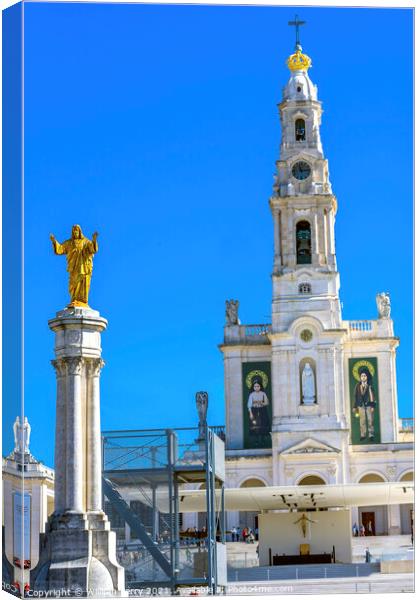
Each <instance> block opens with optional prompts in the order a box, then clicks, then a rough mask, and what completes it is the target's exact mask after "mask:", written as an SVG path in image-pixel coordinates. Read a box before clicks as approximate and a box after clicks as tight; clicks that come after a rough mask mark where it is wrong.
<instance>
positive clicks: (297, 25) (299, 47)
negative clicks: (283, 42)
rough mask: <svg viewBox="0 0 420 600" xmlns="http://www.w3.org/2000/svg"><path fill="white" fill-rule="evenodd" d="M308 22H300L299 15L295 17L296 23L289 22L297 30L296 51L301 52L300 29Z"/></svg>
mask: <svg viewBox="0 0 420 600" xmlns="http://www.w3.org/2000/svg"><path fill="white" fill-rule="evenodd" d="M305 23H306V21H299V17H298V15H295V20H294V21H289V25H294V26H295V28H296V50H301V49H302V48H301V45H300V39H299V27H300V26H301V25H305Z"/></svg>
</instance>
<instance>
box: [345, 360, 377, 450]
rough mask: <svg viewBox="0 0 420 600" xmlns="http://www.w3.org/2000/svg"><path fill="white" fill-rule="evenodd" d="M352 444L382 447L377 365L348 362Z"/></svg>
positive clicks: (362, 361)
mask: <svg viewBox="0 0 420 600" xmlns="http://www.w3.org/2000/svg"><path fill="white" fill-rule="evenodd" d="M349 385H350V390H349V392H350V413H351V441H352V444H372V443H373V444H380V443H381V430H380V421H379V410H380V405H379V377H378V361H377V359H376V358H375V357H372V358H369V357H367V358H350V359H349Z"/></svg>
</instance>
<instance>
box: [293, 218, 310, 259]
mask: <svg viewBox="0 0 420 600" xmlns="http://www.w3.org/2000/svg"><path fill="white" fill-rule="evenodd" d="M296 262H297V264H298V265H310V264H311V263H312V245H311V225H310V223H308V221H299V223H297V224H296Z"/></svg>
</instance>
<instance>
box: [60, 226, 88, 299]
mask: <svg viewBox="0 0 420 600" xmlns="http://www.w3.org/2000/svg"><path fill="white" fill-rule="evenodd" d="M97 238H98V234H97V233H96V232H95V233H94V234H93V236H92V241H91V240H88V238H86V237H85V236H84V235H83V233H82V229H81V227H80V225H73V227H72V230H71V238H70V239H69V240H66V241H65V242H63V243H62V244H60V243H59V242H57V240H56V239H55V237H54V236H53V234H51V235H50V240H51V241H52V245H53V248H54V252H55V254H65V255H66V256H67V271H68V272H69V292H70V304H69V305H68V306H88V296H89V288H90V280H91V278H92V269H93V255H94V254H96V252H97V251H98V242H97Z"/></svg>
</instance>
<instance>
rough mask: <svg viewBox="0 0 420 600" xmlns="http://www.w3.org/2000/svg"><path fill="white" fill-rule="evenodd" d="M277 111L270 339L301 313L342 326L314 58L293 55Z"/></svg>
mask: <svg viewBox="0 0 420 600" xmlns="http://www.w3.org/2000/svg"><path fill="white" fill-rule="evenodd" d="M287 66H288V67H289V69H290V78H289V81H288V83H287V85H286V86H285V88H284V89H283V98H282V101H281V102H280V104H279V105H278V107H279V113H280V120H281V128H282V140H281V146H280V158H279V160H278V161H277V163H276V167H277V172H276V175H275V183H274V188H273V195H272V196H271V198H270V207H271V211H272V214H273V220H274V247H275V251H274V269H273V305H272V325H273V332H281V331H285V330H286V329H287V328H288V327H289V325H290V324H291V323H292V322H293V321H294V320H295V319H296V318H298V317H299V316H300V315H301V314H302V315H303V314H308V312H309V313H311V314H312V315H313V316H316V317H317V318H318V319H319V320H320V321H321V322H322V324H323V326H324V327H326V328H328V329H330V328H337V327H339V326H340V323H341V310H340V302H339V296H338V291H339V287H340V283H339V275H338V272H337V264H336V258H335V243H334V222H335V214H336V211H337V201H336V198H335V196H334V195H333V193H332V190H331V183H330V181H329V173H328V161H327V160H326V159H325V158H324V153H323V150H322V144H321V136H320V125H321V115H322V108H321V103H320V102H319V101H318V91H317V87H316V86H315V85H314V84H313V83H312V81H311V80H310V78H309V76H308V72H307V71H308V69H309V67H310V66H311V59H310V58H309V57H308V56H306V55H305V54H303V53H302V47H301V46H300V44H299V43H297V44H296V50H295V52H294V54H292V55H291V56H290V57H289V58H288V60H287Z"/></svg>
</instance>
